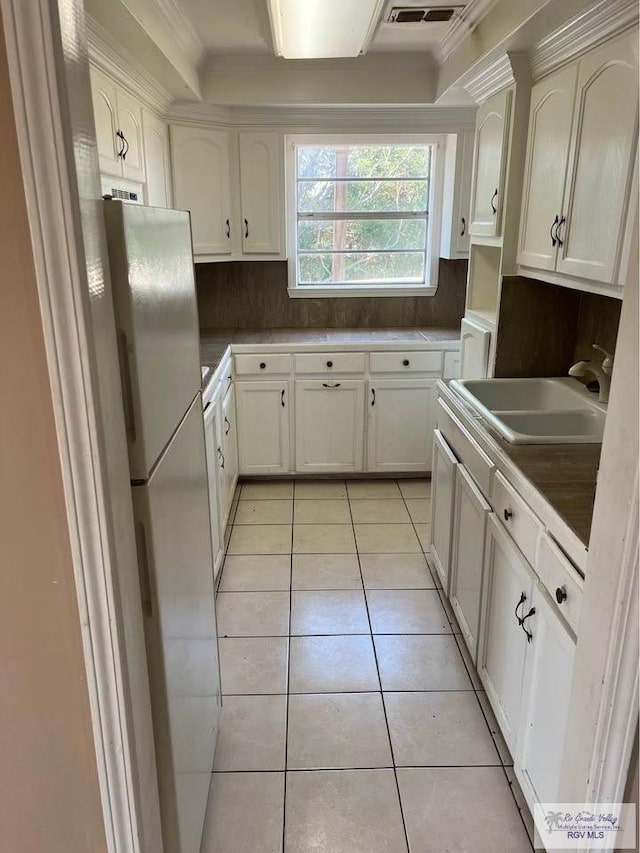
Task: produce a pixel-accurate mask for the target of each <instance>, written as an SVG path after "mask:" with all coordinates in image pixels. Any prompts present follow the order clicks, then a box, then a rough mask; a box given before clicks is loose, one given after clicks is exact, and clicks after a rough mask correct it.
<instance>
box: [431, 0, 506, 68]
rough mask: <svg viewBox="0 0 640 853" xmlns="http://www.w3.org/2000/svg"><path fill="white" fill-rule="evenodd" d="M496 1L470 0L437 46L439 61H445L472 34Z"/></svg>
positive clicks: (436, 51)
mask: <svg viewBox="0 0 640 853" xmlns="http://www.w3.org/2000/svg"><path fill="white" fill-rule="evenodd" d="M496 3H497V0H469V3H467V5H466V6H465V7H464V9H462V10H461V11H460V14H459V15H456V16H455V17H454V18H453V20H452V21H451V24H450V25H449V27H448V29H447V30H446V32H445V34H444V35H443V36H442V38H441V39H440V41H439V43H438V45H437V47H436V50H435V53H436V56H437V59H438V61H439V62H444V61H445V59H446V58H447V57H448V56H449V55H450V54H451V53H453V51H454V50H456V48H457V47H459V45H460V44H462V42H463V41H464V40H465V39H466V38H467V36H469V35H471V33H472V32H473V31H474V29H475V28H476V26H477V25H478V23H479V22H480V21H481V20H482V18H484V17H485V15H486V14H487V13H488V12H489V11H490V10H491V7H492V6H495V4H496Z"/></svg>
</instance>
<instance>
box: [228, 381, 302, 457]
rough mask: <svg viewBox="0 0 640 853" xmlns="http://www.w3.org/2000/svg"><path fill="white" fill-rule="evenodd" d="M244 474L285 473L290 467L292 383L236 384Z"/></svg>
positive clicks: (239, 449) (239, 446)
mask: <svg viewBox="0 0 640 853" xmlns="http://www.w3.org/2000/svg"><path fill="white" fill-rule="evenodd" d="M235 388H236V415H237V419H238V451H239V466H240V473H241V474H283V473H286V472H288V471H290V470H291V449H290V441H289V406H290V383H289V382H287V381H282V382H238V383H236V386H235Z"/></svg>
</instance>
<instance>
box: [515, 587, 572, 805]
mask: <svg viewBox="0 0 640 853" xmlns="http://www.w3.org/2000/svg"><path fill="white" fill-rule="evenodd" d="M531 605H532V607H534V608H535V614H534V615H533V616H532V617H531V618H530V619H528V620H527V622H526V623H525V624H526V625H527V626H528V630H529V631H530V633H531V643H530V644H529V646H528V648H527V659H526V665H525V670H524V693H523V699H522V711H521V714H520V726H519V732H518V746H517V750H516V754H515V771H516V774H517V776H518V779H519V781H520V785H521V786H522V790H523V792H524V794H525V796H526V798H527V800H528V802H529V803H530V804H533V803H536V802H541V803H553V802H556V801H557V800H558V798H559V793H560V792H559V787H558V781H559V778H560V770H561V762H562V751H563V746H564V736H565V732H566V728H567V719H568V715H569V697H570V693H571V679H572V675H573V659H574V656H575V648H576V646H575V640H574V638H573V635H572V634H571V633H570V632H569V630H568V628H567V626H566V625H565V623H564V621H563V620H562V619H561V617H560V616H559V614H558V608H557V607H556V605H555V603H554V602H552V600H551V598H550V597H549V596H548V594H547V592H546V590H545V589H544V588H543V587H542V585H541V584H538V585H537V586H536V587H535V589H534V592H533V598H532V600H531Z"/></svg>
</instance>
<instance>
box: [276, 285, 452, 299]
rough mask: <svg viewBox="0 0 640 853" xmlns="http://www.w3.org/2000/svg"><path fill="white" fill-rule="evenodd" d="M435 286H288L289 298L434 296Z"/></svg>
mask: <svg viewBox="0 0 640 853" xmlns="http://www.w3.org/2000/svg"><path fill="white" fill-rule="evenodd" d="M437 289H438V288H437V287H431V286H425V285H420V286H419V287H410V286H402V285H401V286H399V287H315V286H307V285H305V286H301V287H288V288H287V293H288V294H289V297H290V298H291V299H325V298H333V299H344V298H353V297H359V296H366V297H368V298H371V297H372V296H380V297H385V296H435V293H436V290H437Z"/></svg>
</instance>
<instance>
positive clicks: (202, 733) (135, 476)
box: [104, 201, 220, 853]
mask: <svg viewBox="0 0 640 853" xmlns="http://www.w3.org/2000/svg"><path fill="white" fill-rule="evenodd" d="M104 211H105V222H106V227H107V240H108V245H109V258H110V264H111V278H112V284H113V293H114V303H115V313H116V325H117V333H118V342H119V355H120V369H121V378H122V390H123V399H124V405H125V417H126V426H127V436H128V443H129V467H130V472H131V486H132V493H133V505H134V515H135V525H136V539H137V545H138V564H139V570H140V589H141V598H142V607H143V612H144V623H145V639H146V648H147V660H148V667H149V680H150V685H151V699H152V712H153V725H154V740H155V747H156V761H157V767H158V784H159V790H160V807H161V814H162V830H163V837H164V843H165V853H198V851H199V850H200V842H201V836H202V827H203V823H204V814H205V809H206V805H207V796H208V791H209V784H210V779H211V770H212V766H213V755H214V750H215V744H216V735H217V729H218V720H219V713H220V677H219V667H218V645H217V633H216V620H215V598H214V585H213V583H214V582H213V557H212V546H211V531H210V522H209V503H208V501H209V496H208V487H207V468H206V457H205V443H204V427H203V418H202V397H201V393H200V357H199V337H198V316H197V308H196V299H195V284H194V275H193V256H192V252H191V231H190V221H189V215H188V214H187V213H184V212H182V211H176V210H164V209H160V208H151V207H143V206H140V205H130V204H126V203H122V202H120V201H105V202H104Z"/></svg>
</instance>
